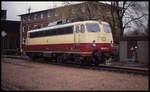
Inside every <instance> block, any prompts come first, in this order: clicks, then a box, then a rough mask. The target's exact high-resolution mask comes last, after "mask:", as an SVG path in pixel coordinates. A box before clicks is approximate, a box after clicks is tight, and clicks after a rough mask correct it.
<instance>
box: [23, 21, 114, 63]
mask: <svg viewBox="0 0 150 92" xmlns="http://www.w3.org/2000/svg"><path fill="white" fill-rule="evenodd" d="M25 52H26V54H27V55H28V56H29V57H30V58H38V57H54V58H56V61H57V62H68V61H70V62H77V63H82V64H95V65H98V64H100V63H103V62H104V61H105V59H109V58H110V57H111V53H112V52H113V38H112V33H111V29H110V27H109V24H108V23H106V22H103V21H96V20H86V21H78V22H73V23H67V24H60V25H55V26H50V27H45V28H40V29H35V30H31V31H28V32H27V41H26V50H25Z"/></svg>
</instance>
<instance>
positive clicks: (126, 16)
mask: <svg viewBox="0 0 150 92" xmlns="http://www.w3.org/2000/svg"><path fill="white" fill-rule="evenodd" d="M111 5H112V6H115V11H114V12H116V14H117V18H118V20H119V28H120V29H121V32H120V36H123V33H124V30H125V28H126V27H128V25H129V24H130V23H131V22H134V23H135V24H136V25H141V23H142V22H141V20H140V19H141V18H143V17H145V16H148V14H147V13H145V12H142V11H143V10H142V8H141V7H142V5H140V4H139V2H135V1H132V2H127V1H120V2H119V1H114V2H111ZM120 8H121V9H120ZM123 20H126V21H123Z"/></svg>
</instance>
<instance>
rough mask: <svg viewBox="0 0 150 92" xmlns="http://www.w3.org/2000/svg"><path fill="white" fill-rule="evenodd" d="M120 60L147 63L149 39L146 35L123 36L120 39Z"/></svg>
mask: <svg viewBox="0 0 150 92" xmlns="http://www.w3.org/2000/svg"><path fill="white" fill-rule="evenodd" d="M120 61H121V62H135V63H139V64H146V65H148V64H149V39H148V37H146V36H142V37H141V36H130V37H123V38H121V41H120Z"/></svg>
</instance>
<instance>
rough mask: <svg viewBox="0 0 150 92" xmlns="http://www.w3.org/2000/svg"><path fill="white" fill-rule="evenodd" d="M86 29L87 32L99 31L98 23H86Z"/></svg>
mask: <svg viewBox="0 0 150 92" xmlns="http://www.w3.org/2000/svg"><path fill="white" fill-rule="evenodd" d="M86 29H87V31H88V32H100V28H99V25H98V24H96V23H95V24H86Z"/></svg>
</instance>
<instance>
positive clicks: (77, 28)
mask: <svg viewBox="0 0 150 92" xmlns="http://www.w3.org/2000/svg"><path fill="white" fill-rule="evenodd" d="M76 32H77V33H79V25H76Z"/></svg>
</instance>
